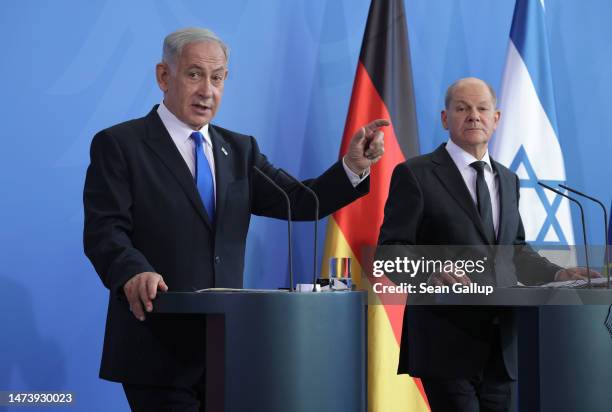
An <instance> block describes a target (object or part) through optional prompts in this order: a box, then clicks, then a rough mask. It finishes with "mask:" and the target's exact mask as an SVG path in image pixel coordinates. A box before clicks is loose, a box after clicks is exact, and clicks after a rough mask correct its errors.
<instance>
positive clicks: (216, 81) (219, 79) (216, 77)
mask: <svg viewBox="0 0 612 412" xmlns="http://www.w3.org/2000/svg"><path fill="white" fill-rule="evenodd" d="M212 82H213V83H214V84H220V83H221V82H223V76H222V75H220V74H216V75H214V76H213V77H212Z"/></svg>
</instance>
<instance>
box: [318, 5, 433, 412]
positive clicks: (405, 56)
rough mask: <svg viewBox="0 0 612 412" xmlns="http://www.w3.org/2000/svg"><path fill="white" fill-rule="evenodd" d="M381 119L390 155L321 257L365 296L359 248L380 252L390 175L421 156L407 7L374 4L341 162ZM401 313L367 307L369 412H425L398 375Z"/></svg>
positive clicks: (332, 226)
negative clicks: (341, 267)
mask: <svg viewBox="0 0 612 412" xmlns="http://www.w3.org/2000/svg"><path fill="white" fill-rule="evenodd" d="M377 118H385V119H389V120H390V121H391V126H389V127H387V128H385V129H384V132H385V155H384V156H383V157H382V159H381V160H380V161H379V162H378V163H377V164H375V165H374V166H373V167H372V170H371V174H370V179H371V185H370V188H371V189H370V193H369V195H368V196H365V197H363V198H361V199H359V200H357V201H356V202H353V203H352V204H350V205H348V206H346V207H344V208H343V209H341V210H339V211H338V212H336V213H334V214H333V215H332V216H331V217H330V218H329V221H328V226H327V237H326V242H325V252H324V256H323V270H322V272H323V273H327V262H329V259H330V258H331V257H351V258H352V261H353V262H354V263H353V264H352V276H353V280H354V281H355V283H356V284H358V285H359V286H360V287H361V288H363V289H367V288H368V285H367V282H368V279H367V277H365V276H362V267H363V266H362V265H363V263H364V261H363V259H364V256H363V255H362V248H363V247H364V246H374V245H376V242H377V237H378V231H379V229H380V226H381V224H382V221H383V217H384V206H385V202H386V199H387V195H388V190H389V182H390V180H391V174H392V172H393V169H394V168H395V166H396V165H397V164H398V163H401V162H403V161H404V160H405V159H406V158H407V157H410V156H414V155H417V154H418V153H419V145H418V131H417V122H416V111H415V104H414V89H413V84H412V70H411V67H410V51H409V44H408V30H407V25H406V16H405V13H404V5H403V1H402V0H373V1H372V3H371V5H370V10H369V13H368V20H367V23H366V28H365V32H364V36H363V42H362V46H361V53H360V56H359V61H358V63H357V70H356V74H355V81H354V83H353V91H352V95H351V101H350V105H349V110H348V114H347V119H346V124H345V128H344V134H343V138H342V144H341V148H340V157H342V156H344V154H345V153H346V151H347V148H348V144H349V141H350V139H351V136H352V135H353V134H354V133H355V132H356V131H357V128H358V127H360V125H362V124H366V123H368V122H370V121H372V120H374V119H377ZM403 310H404V307H403V306H397V305H396V306H391V305H389V306H385V305H382V304H381V303H380V302H376V303H373V302H370V305H369V307H368V410H369V411H372V412H378V411H384V412H393V411H408V410H409V411H426V410H428V406H427V401H426V397H425V393H424V391H423V387H422V385H421V383H420V380H418V379H413V378H411V377H409V376H408V375H397V363H398V359H399V340H400V333H401V327H402V316H403ZM348 344H350V343H348Z"/></svg>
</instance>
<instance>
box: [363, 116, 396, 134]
mask: <svg viewBox="0 0 612 412" xmlns="http://www.w3.org/2000/svg"><path fill="white" fill-rule="evenodd" d="M390 124H391V122H389V121H388V120H387V119H376V120H374V121H372V122H370V123H368V124H367V126H366V127H365V128H366V130H367V131H368V132H370V133H371V132H373V131H375V130H376V129H378V128H379V127H383V126H389V125H390Z"/></svg>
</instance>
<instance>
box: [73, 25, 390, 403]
mask: <svg viewBox="0 0 612 412" xmlns="http://www.w3.org/2000/svg"><path fill="white" fill-rule="evenodd" d="M227 60H228V51H227V47H226V46H225V44H224V43H223V42H222V41H221V40H220V39H219V38H218V37H217V36H216V35H215V34H214V33H212V32H210V31H208V30H204V29H185V30H180V31H177V32H174V33H172V34H170V35H168V36H167V37H166V39H165V41H164V47H163V59H162V62H161V63H159V64H158V65H157V70H156V74H157V82H158V84H159V87H160V89H161V90H162V91H163V94H164V98H163V101H162V102H161V103H160V104H159V105H158V106H155V107H154V108H153V110H152V111H151V112H150V113H149V114H148V115H147V116H145V117H143V118H140V119H135V120H131V121H128V122H125V123H121V124H119V125H116V126H113V127H111V128H108V129H105V130H103V131H101V132H100V133H98V134H97V135H96V136H95V137H94V139H93V142H92V145H91V164H90V166H89V168H88V171H87V178H86V182H85V189H84V205H85V229H84V244H85V253H86V254H87V256H88V257H89V258H90V260H91V261H92V263H93V265H94V267H95V269H96V271H97V272H98V274H99V275H100V278H101V279H102V282H103V283H104V285H105V286H106V287H107V288H108V289H109V290H110V296H109V306H108V317H107V324H106V334H105V339H104V351H103V355H102V365H101V370H100V376H101V377H102V378H104V379H109V380H112V381H118V382H122V383H123V385H124V389H125V392H126V396H127V398H128V401H129V403H130V406H131V407H132V409H134V410H146V411H154V410H198V409H199V408H201V407H202V406H201V400H202V396H203V385H204V382H203V370H204V358H203V353H202V348H203V345H204V335H203V334H204V328H203V321H202V319H200V318H198V317H189V316H184V317H172V318H167V317H163V316H161V315H160V316H146V313H147V312H151V311H152V309H153V301H154V299H155V297H156V294H157V292H158V290H162V291H166V290H174V291H192V290H197V289H203V288H210V287H228V288H240V287H242V284H243V283H242V272H243V266H244V248H245V240H246V235H247V230H248V226H249V220H250V216H251V214H257V215H262V216H270V217H276V218H285V217H286V215H285V214H286V209H285V204H284V200H283V198H282V197H281V196H280V195H279V193H277V192H276V190H275V189H274V188H273V187H271V185H270V184H269V183H267V182H266V181H265V180H264V179H263V178H262V177H261V176H259V175H258V174H256V173H255V172H254V171H253V168H254V167H255V166H256V167H258V168H259V169H261V170H262V171H263V172H264V173H265V174H267V175H268V176H269V177H270V178H272V179H273V180H274V181H275V182H276V183H277V184H278V185H280V186H281V187H283V188H284V189H285V190H286V191H287V192H288V193H289V195H290V197H291V202H292V205H293V213H294V216H293V218H294V219H302V220H306V219H312V218H313V204H312V202H311V201H310V200H307V199H308V198H307V196H308V195H307V194H306V192H305V191H304V190H303V189H302V188H300V186H299V185H297V184H295V183H293V182H292V181H291V180H289V179H288V178H287V177H286V176H284V175H283V174H281V173H279V172H278V170H277V169H276V168H275V167H274V166H272V165H271V164H270V163H269V162H268V160H267V159H266V157H265V156H264V155H263V154H261V153H260V151H259V147H258V146H257V142H256V141H255V139H254V138H253V137H251V136H246V135H242V134H239V133H235V132H232V131H230V130H227V129H224V128H221V127H219V126H216V125H212V124H211V123H210V122H211V120H212V119H213V117H214V116H215V113H216V111H217V109H218V107H219V104H220V103H221V97H222V95H223V87H224V83H225V80H226V78H227V72H228V71H227ZM387 124H388V122H387V121H386V120H376V121H373V122H372V123H370V124H368V125H366V126H364V127H363V128H361V129H360V130H359V131H358V132H357V133H356V134H355V135H354V136H353V139H352V141H351V144H350V148H349V150H348V154H347V156H345V157H344V159H342V160H341V161H339V162H337V163H336V164H334V165H332V166H331V167H330V168H329V169H328V170H327V171H326V172H324V173H323V174H322V175H321V176H319V177H318V178H316V179H313V180H309V181H306V182H305V184H307V185H308V186H310V187H311V188H312V189H313V190H314V191H315V192H317V194H318V195H319V197H320V200H321V203H320V207H321V215H326V214H329V213H331V212H333V211H335V210H337V209H339V208H340V207H342V206H344V205H346V204H348V203H350V202H352V201H353V200H355V199H357V198H358V197H360V196H362V195H364V194H366V193H367V192H368V190H369V178H368V174H369V166H370V165H371V164H372V163H374V162H376V161H377V160H378V159H379V158H380V156H382V154H383V134H382V131H381V130H379V128H380V127H382V126H385V125H387ZM124 296H125V298H126V299H122V297H124Z"/></svg>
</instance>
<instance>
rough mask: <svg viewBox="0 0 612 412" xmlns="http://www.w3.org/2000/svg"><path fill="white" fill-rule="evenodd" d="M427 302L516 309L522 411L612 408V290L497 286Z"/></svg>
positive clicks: (598, 411)
mask: <svg viewBox="0 0 612 412" xmlns="http://www.w3.org/2000/svg"><path fill="white" fill-rule="evenodd" d="M429 303H430V304H432V303H435V304H437V305H457V304H459V305H479V306H496V307H498V306H505V307H513V308H515V309H516V310H517V314H518V374H519V378H518V402H517V403H518V410H519V411H542V412H549V411H581V410H584V411H589V412H608V411H610V410H612V391H610V390H609V386H610V382H612V364H611V362H612V331H608V329H607V328H606V326H605V320H606V318H607V316H608V315H609V312H610V311H611V310H612V308H611V306H610V305H612V289H603V288H593V289H586V288H583V289H566V288H529V287H527V288H522V287H513V288H497V289H495V290H494V292H493V293H492V294H491V295H489V296H482V295H454V296H434V297H432V300H431V301H430V302H429ZM610 316H612V315H610Z"/></svg>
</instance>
